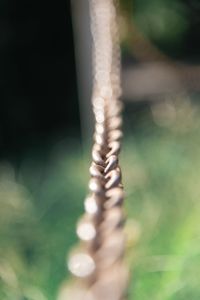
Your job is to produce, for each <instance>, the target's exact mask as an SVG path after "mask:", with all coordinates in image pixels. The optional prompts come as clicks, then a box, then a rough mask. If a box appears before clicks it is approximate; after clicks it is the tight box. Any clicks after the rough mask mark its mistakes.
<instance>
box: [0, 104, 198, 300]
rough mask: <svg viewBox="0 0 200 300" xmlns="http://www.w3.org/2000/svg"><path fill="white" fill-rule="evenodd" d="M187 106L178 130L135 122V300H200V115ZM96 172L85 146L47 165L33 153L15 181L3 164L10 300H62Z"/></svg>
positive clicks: (127, 149)
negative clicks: (92, 171) (91, 170)
mask: <svg viewBox="0 0 200 300" xmlns="http://www.w3.org/2000/svg"><path fill="white" fill-rule="evenodd" d="M177 103H178V104H177V105H176V107H175V109H176V118H175V119H174V120H173V122H164V123H162V122H160V123H159V122H158V120H157V122H155V120H153V118H152V115H151V113H150V110H149V111H148V112H145V115H144V116H143V117H142V118H141V119H138V120H137V126H136V127H134V128H133V124H134V123H135V122H136V121H135V120H133V119H134V118H133V116H132V117H130V115H129V117H126V115H125V139H124V142H123V151H122V154H121V165H122V171H123V182H124V185H125V191H126V212H127V219H128V221H127V225H126V232H127V234H128V237H129V239H128V243H127V263H128V264H129V265H130V267H131V274H132V276H131V282H130V287H129V299H135V300H141V299H142V300H146V299H154V300H175V299H176V300H184V299H188V297H190V298H191V299H193V300H197V299H200V287H199V282H200V268H199V265H200V226H199V216H200V201H199V196H200V186H199V178H200V155H199V154H200V151H199V149H200V122H199V116H200V111H199V106H198V105H195V104H194V105H188V102H187V101H186V102H185V103H184V101H183V102H180V101H178V102H177ZM180 103H181V104H180ZM165 117H166V116H165ZM127 119H128V120H127ZM155 123H157V124H155ZM158 123H159V124H158ZM163 124H164V126H163ZM87 169H88V165H87V159H85V158H84V157H83V154H82V149H81V146H80V145H79V143H78V142H77V141H76V140H66V141H63V142H61V143H60V144H57V145H56V146H55V147H54V149H50V150H49V152H48V155H47V157H46V158H45V162H44V161H43V160H41V157H40V155H38V154H37V155H36V154H35V153H34V152H30V153H27V155H26V157H25V158H24V161H23V162H22V164H21V166H20V168H19V169H18V170H17V171H15V172H14V170H13V167H12V166H11V165H10V164H9V163H8V162H2V163H1V164H0V207H1V210H0V243H1V247H0V299H2V300H36V299H37V300H45V299H48V300H55V299H56V298H57V294H58V290H59V287H60V285H61V283H62V282H63V281H64V280H65V279H67V278H69V277H68V276H69V274H68V271H67V268H66V257H67V254H68V252H69V251H70V249H71V247H73V245H75V244H76V242H77V238H76V236H75V224H76V221H77V220H78V218H79V216H80V215H81V213H82V212H83V200H84V197H85V195H86V194H87V182H88V178H89V175H88V170H87Z"/></svg>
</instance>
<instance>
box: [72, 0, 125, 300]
mask: <svg viewBox="0 0 200 300" xmlns="http://www.w3.org/2000/svg"><path fill="white" fill-rule="evenodd" d="M90 14H91V32H92V37H93V73H94V74H93V76H94V82H93V96H92V104H93V112H94V117H95V133H94V145H93V148H92V163H91V166H90V175H91V179H90V181H89V190H90V194H89V196H88V197H87V198H86V200H85V214H84V216H83V217H82V219H81V220H80V222H79V223H78V226H77V235H78V237H79V238H80V240H81V241H82V250H81V251H79V252H78V253H75V254H73V255H72V256H71V258H70V259H69V263H68V264H69V269H70V271H71V272H72V273H73V274H74V275H75V277H77V278H81V280H80V279H79V288H78V287H77V286H76V287H77V288H75V291H74V293H73V296H71V297H72V298H71V299H75V300H79V299H81V300H102V299H104V300H123V299H125V293H126V287H127V281H128V272H127V270H126V268H125V266H124V263H123V256H124V245H125V238H124V233H123V223H124V214H123V210H122V204H123V199H124V193H123V186H122V183H121V170H120V167H119V163H118V155H119V152H120V140H121V137H122V131H121V125H122V117H121V110H122V103H121V102H120V100H119V97H120V95H121V85H120V46H119V36H118V28H117V16H116V9H115V6H114V3H113V1H112V0H101V1H98V0H90ZM80 284H82V285H81V288H80Z"/></svg>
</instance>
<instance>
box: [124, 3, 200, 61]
mask: <svg viewBox="0 0 200 300" xmlns="http://www.w3.org/2000/svg"><path fill="white" fill-rule="evenodd" d="M120 5H121V8H122V11H123V12H124V13H125V18H128V19H129V20H130V21H132V25H133V26H136V27H137V30H139V31H140V32H141V33H142V34H144V36H145V37H146V38H148V39H149V40H150V41H151V42H153V43H154V44H155V46H157V47H158V48H159V49H160V50H162V51H164V52H165V53H167V54H169V55H170V56H175V57H176V56H178V57H184V56H185V55H187V54H186V53H187V52H190V50H191V49H189V47H188V44H187V43H189V42H190V43H194V44H196V46H197V43H198V42H197V43H195V36H196V39H198V37H199V31H198V28H199V18H198V16H199V10H200V7H199V4H198V1H181V0H174V1H168V0H153V1H145V0H125V1H124V0H121V1H120ZM127 34H128V35H129V37H128V38H130V35H131V32H129V33H128V32H127ZM189 36H190V37H189Z"/></svg>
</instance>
